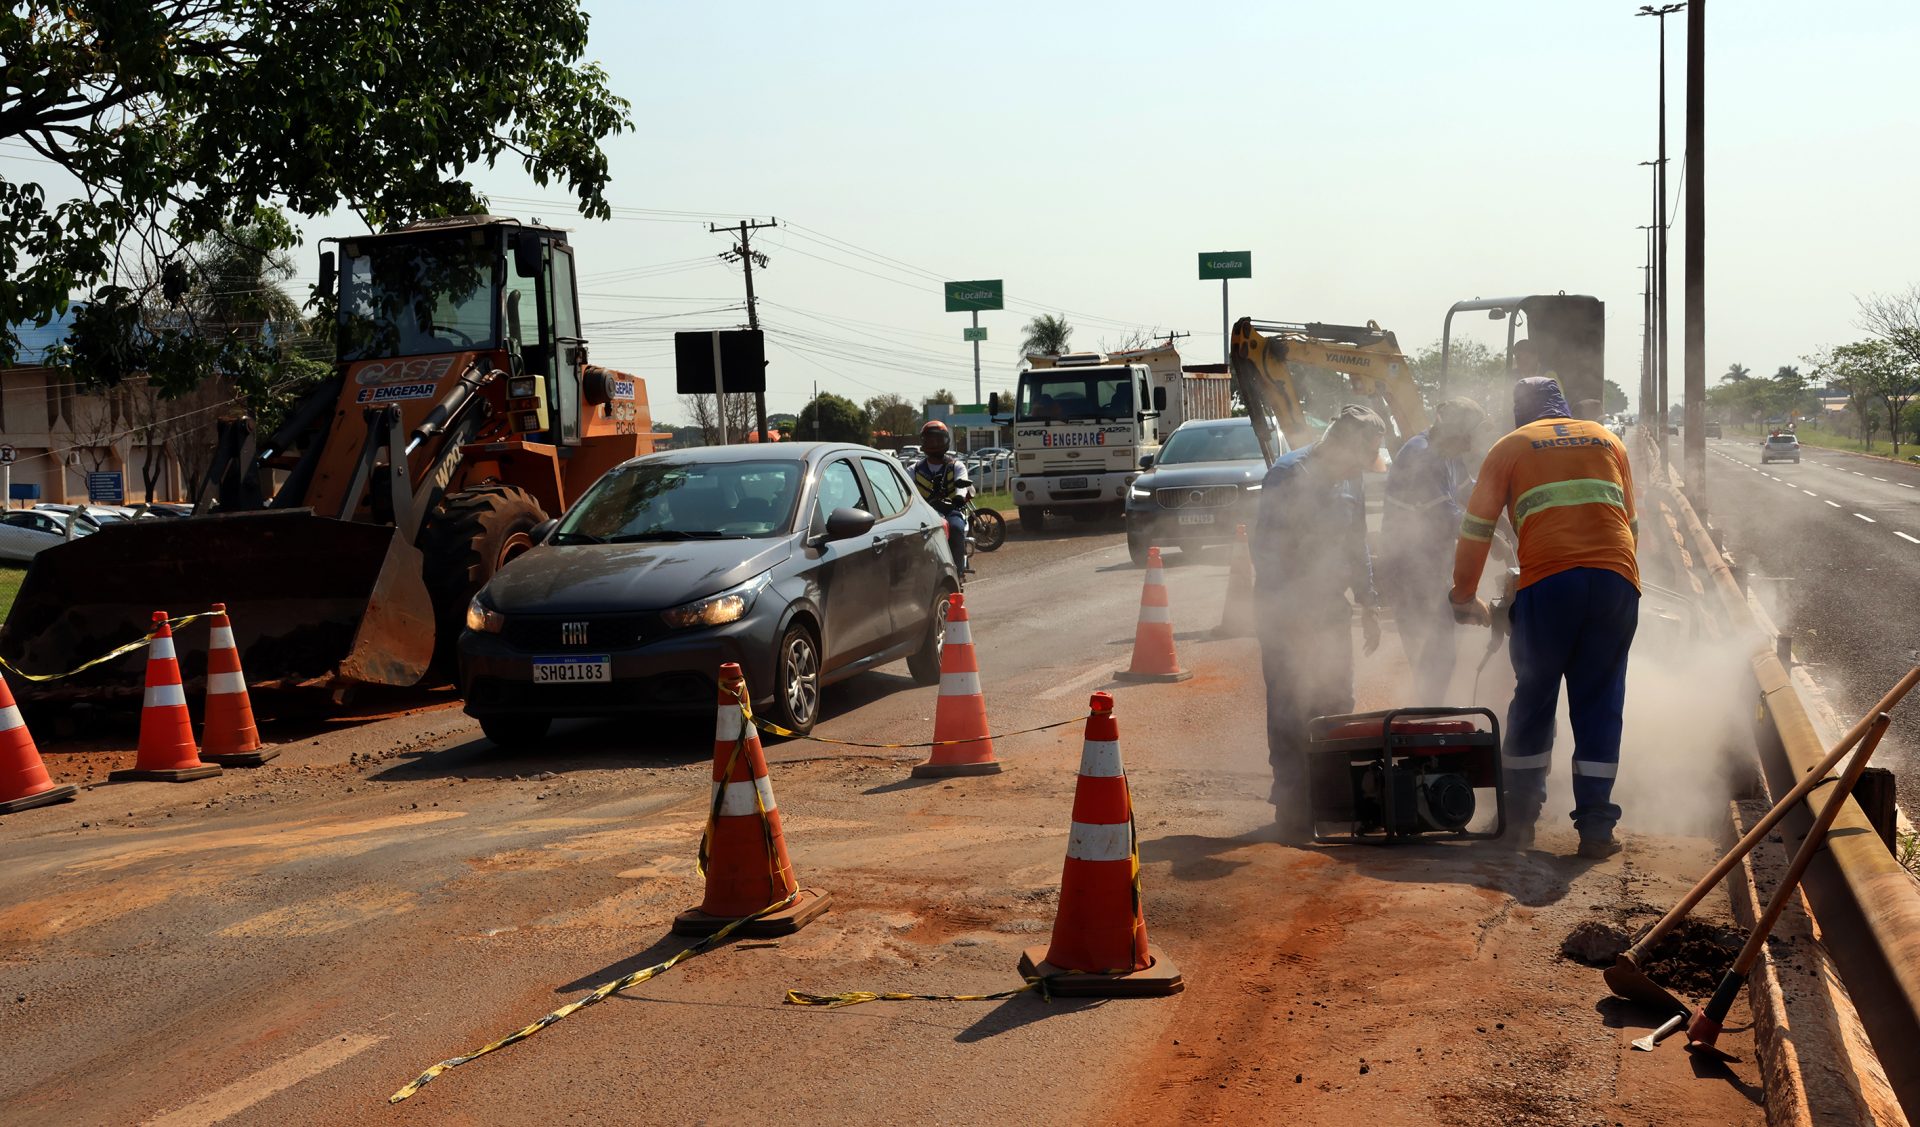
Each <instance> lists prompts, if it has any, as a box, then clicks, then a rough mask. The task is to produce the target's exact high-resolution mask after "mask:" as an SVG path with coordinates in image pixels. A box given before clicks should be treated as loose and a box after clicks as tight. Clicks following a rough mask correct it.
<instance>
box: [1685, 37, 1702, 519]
mask: <svg viewBox="0 0 1920 1127" xmlns="http://www.w3.org/2000/svg"><path fill="white" fill-rule="evenodd" d="M1706 39H1707V2H1706V0H1693V6H1692V7H1691V8H1689V9H1688V10H1687V153H1686V159H1687V163H1686V166H1685V167H1686V180H1687V201H1686V216H1687V247H1686V250H1687V277H1686V287H1687V313H1686V317H1687V321H1686V327H1685V329H1684V330H1683V332H1684V337H1683V340H1684V342H1685V348H1686V359H1685V364H1686V370H1685V373H1684V377H1683V378H1684V379H1685V380H1686V383H1687V398H1686V404H1687V434H1686V440H1685V444H1684V447H1683V450H1684V453H1685V462H1686V467H1687V485H1688V487H1689V488H1690V489H1691V490H1692V493H1693V496H1692V498H1691V500H1692V501H1693V507H1694V508H1696V509H1698V510H1700V515H1701V516H1702V517H1705V516H1706V515H1707V433H1706V421H1707V307H1706V295H1707V191H1706V188H1707V147H1706V143H1705V141H1706V125H1707V122H1706V117H1707V90H1706V84H1707V51H1706Z"/></svg>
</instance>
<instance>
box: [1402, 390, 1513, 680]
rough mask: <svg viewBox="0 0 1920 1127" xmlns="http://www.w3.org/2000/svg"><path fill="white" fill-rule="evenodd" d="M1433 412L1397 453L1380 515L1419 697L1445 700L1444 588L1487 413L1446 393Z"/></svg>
mask: <svg viewBox="0 0 1920 1127" xmlns="http://www.w3.org/2000/svg"><path fill="white" fill-rule="evenodd" d="M1433 417H1434V418H1433V425H1432V426H1430V427H1428V428H1427V429H1426V430H1423V431H1421V432H1420V433H1419V434H1416V435H1414V436H1413V437H1412V438H1409V439H1407V441H1406V443H1405V444H1404V445H1403V446H1401V447H1400V452H1399V453H1398V454H1396V455H1395V456H1394V459H1393V468H1392V469H1390V470H1388V471H1387V487H1386V509H1385V512H1384V513H1383V514H1382V515H1381V522H1380V561H1379V573H1380V575H1379V579H1380V586H1381V588H1382V591H1381V593H1382V594H1383V595H1385V597H1386V600H1387V602H1388V603H1390V604H1391V605H1392V607H1393V621H1394V625H1395V626H1397V627H1398V628H1399V631H1400V644H1401V646H1402V647H1404V648H1405V650H1406V652H1407V664H1408V666H1409V667H1411V669H1412V671H1413V682H1412V685H1411V688H1412V690H1413V696H1412V701H1413V703H1415V704H1444V703H1445V702H1446V698H1447V689H1448V686H1449V685H1450V684H1451V683H1452V680H1453V661H1454V649H1455V646H1454V629H1455V624H1454V621H1453V612H1452V611H1451V610H1450V609H1449V608H1448V606H1447V602H1446V598H1445V596H1446V593H1447V590H1448V588H1449V587H1450V586H1451V585H1452V579H1453V576H1452V563H1453V548H1454V541H1455V540H1456V539H1457V538H1458V537H1459V535H1460V520H1461V518H1462V517H1464V516H1466V513H1467V508H1466V494H1467V491H1468V490H1469V489H1471V488H1472V486H1473V477H1472V474H1471V472H1470V471H1469V470H1468V469H1467V464H1466V456H1467V454H1468V453H1469V452H1470V451H1471V450H1472V449H1473V440H1474V435H1475V433H1476V432H1477V431H1478V430H1479V428H1480V424H1481V423H1482V422H1484V421H1485V420H1486V417H1487V413H1486V411H1484V410H1483V409H1481V407H1480V405H1479V404H1478V403H1475V402H1474V401H1473V400H1471V399H1448V400H1445V401H1444V402H1442V403H1440V404H1438V405H1437V406H1435V407H1434V410H1433Z"/></svg>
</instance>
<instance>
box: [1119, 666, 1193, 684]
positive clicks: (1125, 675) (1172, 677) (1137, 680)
mask: <svg viewBox="0 0 1920 1127" xmlns="http://www.w3.org/2000/svg"><path fill="white" fill-rule="evenodd" d="M1192 676H1193V670H1191V669H1176V670H1174V671H1173V672H1172V673H1135V672H1134V671H1133V670H1131V669H1116V670H1114V671H1113V679H1114V680H1116V681H1129V682H1132V683H1133V684H1136V685H1143V684H1156V683H1157V684H1167V685H1170V684H1172V683H1173V682H1175V681H1185V680H1187V679H1189V678H1191V677H1192Z"/></svg>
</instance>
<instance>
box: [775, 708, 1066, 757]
mask: <svg viewBox="0 0 1920 1127" xmlns="http://www.w3.org/2000/svg"><path fill="white" fill-rule="evenodd" d="M747 719H749V720H751V721H753V726H754V727H756V728H758V729H760V730H761V731H763V732H766V733H769V734H770V735H775V736H784V737H786V738H787V739H790V740H812V741H813V742H814V743H818V744H835V745H837V746H840V747H877V748H911V747H952V746H954V745H956V744H971V743H979V742H980V741H981V740H1004V739H1006V738H1008V737H1009V736H1026V735H1031V734H1033V733H1034V732H1044V731H1047V730H1048V729H1050V728H1064V727H1066V726H1067V725H1068V724H1078V723H1080V722H1081V721H1083V720H1085V719H1086V717H1085V716H1073V717H1069V718H1068V719H1065V720H1055V721H1054V722H1053V723H1051V724H1042V725H1040V726H1039V727H1037V728H1021V729H1019V730H1018V731H1013V732H997V733H988V734H987V735H984V736H970V737H968V738H967V739H964V740H929V741H927V742H925V743H911V744H877V743H862V742H860V741H859V740H835V739H829V738H828V737H826V736H803V735H801V734H800V733H799V732H794V731H790V730H788V729H786V728H782V727H781V726H780V725H778V724H775V723H773V722H771V721H768V720H762V719H760V718H759V717H757V716H755V715H754V714H753V712H752V710H750V709H749V710H747Z"/></svg>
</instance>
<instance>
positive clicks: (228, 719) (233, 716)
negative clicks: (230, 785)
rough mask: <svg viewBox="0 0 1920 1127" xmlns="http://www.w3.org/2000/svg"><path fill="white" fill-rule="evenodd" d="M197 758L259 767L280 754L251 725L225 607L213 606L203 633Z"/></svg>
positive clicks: (250, 705)
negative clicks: (203, 700)
mask: <svg viewBox="0 0 1920 1127" xmlns="http://www.w3.org/2000/svg"><path fill="white" fill-rule="evenodd" d="M204 724H205V728H204V734H203V735H202V736H201V738H200V758H201V759H203V760H205V761H207V762H208V763H218V764H219V765H220V766H222V767H259V766H261V765H263V764H265V763H266V762H267V761H268V760H270V759H272V758H274V757H275V756H277V755H279V754H280V749H279V748H277V747H268V746H266V745H265V744H262V743H261V742H260V731H259V729H258V728H256V727H255V726H254V722H253V701H252V700H251V699H249V697H248V696H247V678H246V674H245V673H243V672H242V671H241V669H240V647H239V646H238V645H237V644H236V643H235V642H234V638H233V621H232V619H230V618H228V617H227V604H225V603H215V604H213V611H212V621H211V622H210V623H209V624H208V630H207V704H206V719H205V721H204Z"/></svg>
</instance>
